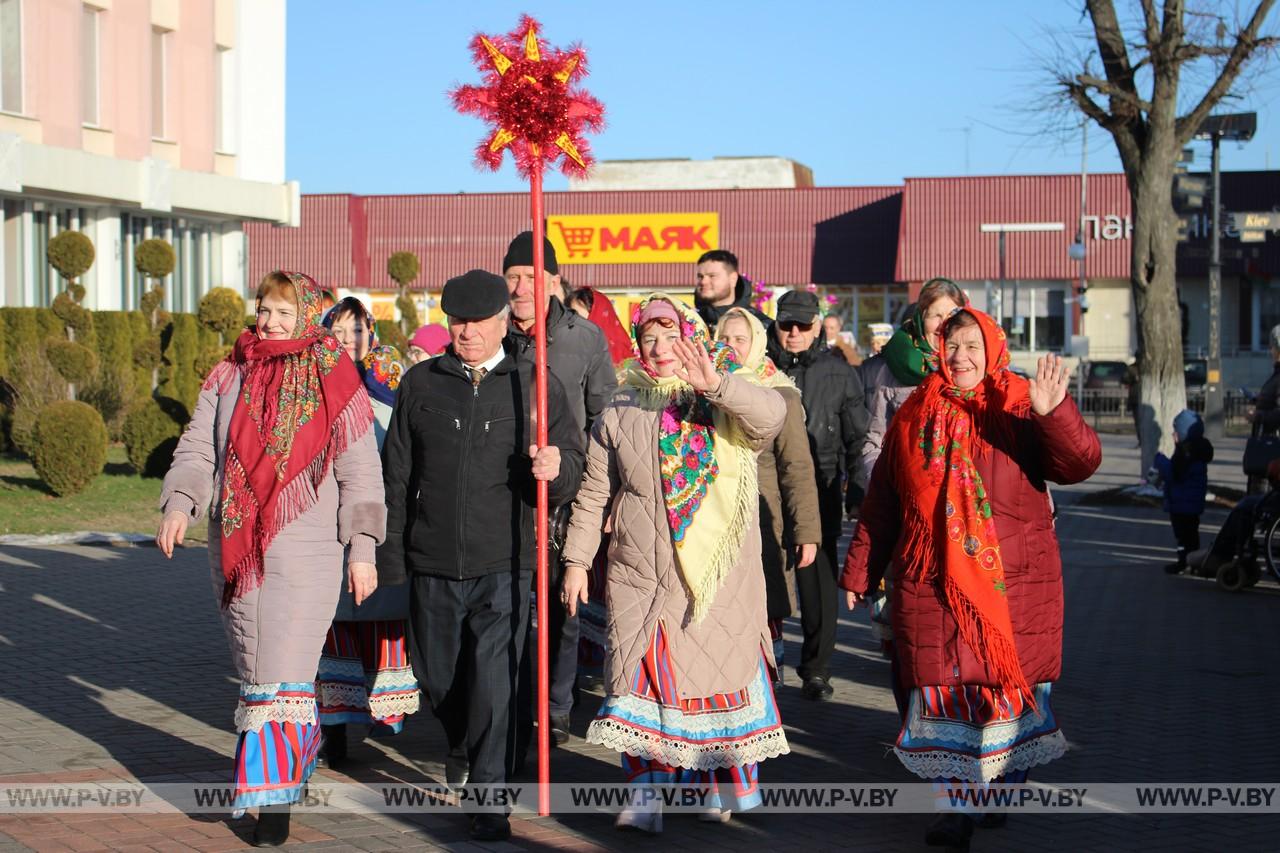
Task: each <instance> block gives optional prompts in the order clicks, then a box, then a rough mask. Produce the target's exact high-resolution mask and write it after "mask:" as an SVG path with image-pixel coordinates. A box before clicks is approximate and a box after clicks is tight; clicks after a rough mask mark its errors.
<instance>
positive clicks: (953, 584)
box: [890, 308, 1032, 701]
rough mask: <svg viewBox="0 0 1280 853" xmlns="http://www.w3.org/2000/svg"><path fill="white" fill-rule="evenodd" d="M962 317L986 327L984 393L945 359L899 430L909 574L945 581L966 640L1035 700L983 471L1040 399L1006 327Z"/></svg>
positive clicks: (942, 586) (895, 430)
mask: <svg viewBox="0 0 1280 853" xmlns="http://www.w3.org/2000/svg"><path fill="white" fill-rule="evenodd" d="M961 311H963V312H967V313H969V314H971V315H973V316H974V317H975V318H976V319H977V321H978V327H979V329H981V331H982V338H983V342H984V344H985V347H986V376H985V377H984V378H983V380H982V382H981V383H979V384H978V385H977V387H975V388H971V389H969V390H961V389H959V388H957V387H956V386H955V384H954V381H953V379H952V376H951V370H950V368H949V366H948V365H947V363H946V356H945V354H944V355H943V358H942V364H941V366H940V369H939V371H938V372H936V373H932V374H930V375H929V376H928V377H927V378H926V379H925V380H924V382H923V383H921V385H920V387H919V388H918V389H917V390H916V392H915V393H914V394H912V395H911V397H910V398H908V400H907V402H906V403H904V404H903V406H902V408H900V409H899V410H898V412H897V414H896V415H894V418H893V423H892V425H891V426H890V440H891V441H893V442H894V443H895V444H896V445H897V447H898V448H899V450H898V451H897V452H896V453H893V454H892V455H891V456H890V458H892V459H893V460H894V462H895V464H896V465H897V466H898V469H897V470H896V471H895V479H896V481H897V484H898V487H899V490H900V493H901V494H902V496H903V511H904V527H905V531H906V534H905V536H906V547H905V548H904V549H903V552H904V559H905V565H903V566H902V570H903V571H904V572H905V573H906V575H907V576H909V577H918V578H920V579H922V580H933V581H934V583H936V584H937V586H938V587H939V590H940V592H941V593H942V595H943V596H944V598H945V601H946V604H947V608H948V609H949V610H950V611H951V613H952V615H953V616H954V617H955V620H956V623H957V625H958V626H959V628H960V636H961V638H962V639H963V640H964V642H965V643H966V644H968V646H969V648H970V649H972V650H973V652H974V653H975V654H976V655H977V656H978V657H979V658H980V659H982V660H983V661H985V662H986V663H987V664H988V666H990V668H991V670H992V671H993V672H994V673H995V675H996V676H997V677H998V678H999V680H1000V684H1001V686H1002V687H1007V688H1013V689H1016V690H1019V691H1021V692H1022V695H1023V697H1024V698H1025V699H1026V700H1027V701H1032V695H1031V687H1030V685H1029V684H1028V683H1027V680H1026V677H1025V676H1024V674H1023V672H1022V665H1021V663H1020V662H1019V660H1018V650H1017V647H1016V646H1015V645H1014V635H1013V625H1012V622H1011V621H1010V619H1009V602H1008V599H1007V598H1006V596H1005V581H1004V563H1003V562H1002V560H1001V557H1000V542H999V539H998V537H997V535H996V524H995V519H994V518H993V517H992V512H991V501H990V496H989V495H988V493H987V490H986V487H985V486H984V485H983V482H982V477H981V476H979V474H978V469H977V468H976V467H975V465H974V459H975V458H976V457H978V456H980V455H982V454H985V453H989V452H991V443H990V438H991V437H992V436H993V435H995V434H997V432H999V433H1000V434H1006V431H1008V430H1010V429H1011V428H1012V426H1013V424H1014V422H1015V421H1016V419H1017V418H1020V417H1025V416H1027V414H1028V413H1029V412H1030V410H1031V400H1030V397H1029V396H1028V384H1027V380H1025V379H1023V378H1022V377H1020V376H1017V375H1015V374H1013V373H1012V372H1010V371H1009V369H1008V367H1009V350H1008V346H1007V344H1006V341H1005V334H1004V330H1003V329H1001V328H1000V326H998V325H997V324H996V322H995V320H993V319H992V318H991V317H989V316H987V315H986V314H984V313H982V312H981V311H977V310H974V309H972V308H963V309H961Z"/></svg>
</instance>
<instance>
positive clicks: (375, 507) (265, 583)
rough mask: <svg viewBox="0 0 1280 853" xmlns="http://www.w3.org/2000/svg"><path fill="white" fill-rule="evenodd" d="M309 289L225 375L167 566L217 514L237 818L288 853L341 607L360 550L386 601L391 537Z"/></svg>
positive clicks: (168, 482) (165, 495) (176, 519)
mask: <svg viewBox="0 0 1280 853" xmlns="http://www.w3.org/2000/svg"><path fill="white" fill-rule="evenodd" d="M321 304H322V293H321V290H320V288H319V287H318V286H317V285H316V283H315V282H314V281H313V280H312V279H311V278H310V277H309V276H306V275H303V274H301V273H293V272H273V273H270V274H268V275H267V277H266V278H264V279H263V280H262V284H261V285H259V287H258V296H257V324H256V326H255V327H254V329H253V330H251V331H247V332H244V333H243V334H242V335H241V336H240V338H239V339H238V340H237V341H236V344H235V347H234V348H233V349H232V351H231V354H230V355H229V356H227V358H226V359H224V360H223V361H221V362H219V363H218V364H217V366H215V367H214V368H213V370H212V371H211V372H210V373H209V378H208V379H207V380H206V382H205V384H204V387H203V388H202V389H201V392H200V397H199V400H198V401H197V403H196V408H195V412H194V413H193V414H192V416H191V422H190V423H189V424H188V425H187V429H186V432H184V433H183V435H182V439H181V440H180V441H179V442H178V447H177V449H176V450H175V451H174V453H173V464H172V465H171V466H170V468H169V473H168V474H166V475H165V478H164V487H163V489H162V490H161V493H160V505H161V507H162V508H163V512H164V519H163V521H161V523H160V530H159V532H158V533H157V534H156V544H158V545H159V546H160V549H161V551H162V552H163V553H164V555H165V556H166V557H170V556H172V555H173V549H174V546H175V545H181V544H182V540H183V538H184V536H185V534H186V531H187V527H188V525H189V524H190V523H191V522H193V521H195V520H196V519H198V518H199V517H200V516H201V515H202V514H203V513H204V511H205V508H206V507H208V508H209V562H210V563H211V564H212V572H213V587H214V593H215V595H216V596H217V598H218V600H219V602H220V604H221V607H222V621H223V626H224V627H225V628H226V632H227V639H228V640H229V641H230V644H231V653H232V659H233V662H234V664H235V667H236V672H237V675H238V676H239V680H240V702H239V705H238V706H237V708H236V712H235V724H236V730H237V732H238V733H239V736H240V737H239V741H238V743H237V745H236V758H235V771H234V779H235V786H236V792H235V802H234V804H233V806H232V808H233V811H234V812H236V813H243V812H244V810H245V809H246V808H249V807H251V806H257V807H259V813H258V824H257V826H256V827H255V829H254V835H253V840H254V843H255V844H256V845H258V846H260V847H263V846H274V845H278V844H283V843H284V841H285V840H286V839H287V838H288V836H289V804H290V803H293V802H295V801H296V800H298V799H299V798H300V797H301V796H302V793H303V790H304V788H305V787H306V783H307V778H308V777H309V776H310V775H311V771H312V770H313V769H314V768H315V764H316V754H317V752H318V751H319V748H320V736H321V733H320V726H319V725H317V706H316V687H315V680H316V666H317V664H318V663H319V661H320V652H321V649H322V647H323V646H324V641H325V635H326V633H327V632H328V630H329V623H330V622H331V621H332V619H333V614H334V609H335V608H336V607H337V604H338V592H339V585H340V584H341V583H342V575H343V572H342V564H343V555H344V546H345V551H346V561H347V569H348V572H347V575H348V581H347V583H348V590H349V591H350V592H351V593H352V594H353V596H354V599H355V603H356V604H359V603H361V602H362V601H364V600H365V599H366V598H367V597H368V596H369V595H370V594H372V593H373V591H374V590H375V589H376V587H377V570H376V569H375V567H374V564H373V561H374V551H375V548H376V546H377V545H378V544H379V543H381V541H382V539H383V536H384V535H385V533H386V519H387V515H386V512H387V510H386V506H385V495H384V492H383V487H382V464H381V462H380V460H379V457H378V446H377V443H376V441H375V438H374V431H373V429H371V426H372V424H373V409H372V408H371V405H370V403H369V394H368V393H367V392H366V391H365V386H364V384H363V383H362V382H361V379H360V375H359V374H358V373H357V372H356V368H355V365H354V364H352V362H351V359H350V358H348V357H347V355H346V354H345V353H344V352H343V349H342V346H341V345H340V344H339V343H338V341H337V340H336V339H335V338H334V337H333V335H331V334H329V330H328V329H326V328H324V326H322V325H321V324H320V314H321Z"/></svg>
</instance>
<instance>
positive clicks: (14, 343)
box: [0, 308, 66, 398]
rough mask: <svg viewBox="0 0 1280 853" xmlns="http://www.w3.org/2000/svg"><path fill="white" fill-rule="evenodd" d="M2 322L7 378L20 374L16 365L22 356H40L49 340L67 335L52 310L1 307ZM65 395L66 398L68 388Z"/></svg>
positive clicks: (0, 318)
mask: <svg viewBox="0 0 1280 853" xmlns="http://www.w3.org/2000/svg"><path fill="white" fill-rule="evenodd" d="M0 323H3V324H4V327H5V331H4V346H5V357H4V364H5V371H6V372H5V373H4V374H3V375H4V376H5V377H6V378H8V377H9V374H10V373H12V372H16V368H14V365H15V364H16V362H17V357H18V355H19V354H20V353H23V352H32V351H34V352H36V353H39V352H40V350H41V348H42V347H43V346H44V342H45V341H46V340H48V339H49V338H51V337H63V336H64V335H65V332H64V331H63V329H64V328H65V326H64V324H63V322H62V321H61V320H59V319H58V318H57V317H55V316H54V314H53V312H52V311H50V310H49V309H48V308H0ZM62 396H63V397H64V398H65V397H66V393H65V389H64V393H63V395H62Z"/></svg>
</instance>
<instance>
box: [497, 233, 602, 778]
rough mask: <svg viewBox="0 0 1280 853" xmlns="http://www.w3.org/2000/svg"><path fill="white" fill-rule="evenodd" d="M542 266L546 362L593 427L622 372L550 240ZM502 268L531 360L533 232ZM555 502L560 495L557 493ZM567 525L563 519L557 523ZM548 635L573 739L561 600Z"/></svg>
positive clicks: (530, 693) (571, 668)
mask: <svg viewBox="0 0 1280 853" xmlns="http://www.w3.org/2000/svg"><path fill="white" fill-rule="evenodd" d="M542 251H543V256H542V267H543V270H544V271H545V273H546V275H545V276H544V280H545V284H546V288H547V296H546V300H547V303H546V305H547V321H546V328H547V370H548V371H549V372H550V373H551V375H552V376H554V377H555V378H556V379H558V380H560V384H561V385H563V386H564V390H565V396H566V397H567V398H568V402H569V411H570V413H571V414H572V416H573V419H574V421H575V422H576V423H577V424H578V427H579V428H580V429H581V430H582V433H583V436H584V437H585V436H587V435H590V433H591V425H592V424H593V423H595V419H596V417H597V416H598V415H599V414H600V412H601V411H603V410H604V407H605V406H606V405H607V404H608V403H609V400H610V399H611V398H612V397H613V392H614V391H615V390H617V387H618V379H617V375H616V374H615V373H614V370H613V360H612V359H611V358H610V357H609V345H608V344H607V343H606V342H605V339H604V332H602V331H600V328H599V327H598V326H596V324H595V323H592V322H591V321H590V320H587V319H585V318H584V317H582V316H580V315H579V314H578V313H577V312H576V311H570V310H568V309H566V308H565V307H564V304H563V303H562V302H561V301H560V299H558V298H557V297H556V296H554V294H555V293H556V292H557V291H558V290H559V285H560V275H559V273H560V266H559V264H558V263H557V262H556V250H555V247H553V246H552V245H551V241H550V240H545V238H544V242H543V248H542ZM502 274H503V276H504V277H505V278H506V280H507V291H508V293H509V294H510V299H511V337H512V340H513V341H514V342H515V346H516V351H517V353H518V354H519V356H520V358H522V359H525V360H527V361H529V362H531V363H532V361H533V358H534V334H535V332H534V324H535V323H536V320H537V315H536V314H535V309H536V303H535V302H534V293H533V274H534V265H533V232H531V231H525V232H523V233H521V234H517V235H516V237H515V239H514V240H512V241H511V244H510V245H509V246H508V247H507V254H506V255H505V256H504V257H503V259H502ZM552 503H553V506H554V504H555V502H554V501H553V502H552ZM568 509H569V508H568V507H567V506H562V507H558V508H557V509H556V510H555V511H554V512H553V518H554V519H559V520H563V521H565V522H567V520H568V517H567V516H568ZM556 526H557V527H558V528H561V529H563V527H564V525H561V524H557V525H556ZM550 562H551V571H552V577H551V583H550V588H551V590H552V591H553V592H554V591H555V590H558V589H559V587H560V580H561V575H562V573H563V567H562V566H561V565H560V561H559V560H558V559H557V558H556V555H555V554H552V555H551V561H550ZM547 621H548V624H547V642H548V646H549V648H550V650H551V654H550V655H549V657H550V658H551V660H550V661H549V664H548V666H549V670H550V677H551V685H550V686H551V701H550V702H549V705H550V716H551V740H552V742H553V743H555V744H562V743H564V742H565V741H567V740H568V739H569V712H570V711H572V710H573V687H574V681H575V680H576V678H577V674H578V617H577V616H576V615H574V616H570V615H569V614H568V612H567V611H566V610H565V608H563V607H558V606H555V604H554V603H553V605H552V607H551V616H550V618H549V619H548V620H547ZM533 663H534V661H533V656H532V655H526V656H525V658H524V665H523V666H522V667H521V670H520V706H519V714H518V718H517V732H518V736H517V741H516V754H515V755H513V756H512V761H513V764H514V765H515V766H516V767H520V766H521V765H522V764H523V761H524V753H525V751H526V749H527V747H528V744H529V741H530V740H531V733H532V726H533V714H532V710H533V700H534V693H535V691H534V690H533V685H532V682H533Z"/></svg>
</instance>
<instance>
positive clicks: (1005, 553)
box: [840, 397, 1102, 689]
mask: <svg viewBox="0 0 1280 853" xmlns="http://www.w3.org/2000/svg"><path fill="white" fill-rule="evenodd" d="M987 438H988V440H992V441H993V442H999V440H998V439H996V438H995V437H994V436H989V437H987ZM902 452H904V450H903V448H901V447H892V448H889V447H886V449H885V452H884V455H882V456H881V458H880V460H879V462H878V464H877V465H876V467H875V471H874V473H873V474H872V477H871V483H870V486H869V488H868V490H867V494H866V498H865V499H864V500H863V502H862V513H861V517H860V518H859V521H858V532H857V534H856V535H855V536H854V539H853V544H852V545H850V547H849V554H848V556H847V557H846V559H845V563H844V572H843V574H842V575H841V578H840V586H841V587H842V588H844V589H846V590H852V591H853V592H858V593H863V594H865V593H867V592H868V591H869V590H874V589H875V588H876V587H877V586H878V585H879V584H880V580H881V578H882V577H883V576H884V575H885V572H886V570H887V569H889V567H890V565H891V564H893V563H896V562H898V557H899V554H900V549H901V548H902V547H903V542H902V541H901V538H900V537H901V533H902V530H901V527H902V523H901V522H902V513H901V511H900V509H899V503H898V494H899V491H900V490H899V487H898V484H897V483H895V482H894V479H895V478H894V471H895V470H896V466H894V465H892V464H887V463H889V462H890V460H889V459H888V458H887V457H888V456H889V454H890V453H902ZM908 452H909V451H908ZM974 461H975V464H976V465H977V468H978V473H979V474H980V475H981V476H982V480H983V482H984V483H985V484H986V487H987V491H988V493H989V494H990V495H991V506H992V511H993V514H994V516H995V521H996V532H997V535H998V536H999V537H1000V552H1001V556H1002V558H1003V562H1004V572H1005V583H1006V585H1007V587H1008V597H1009V616H1010V619H1011V621H1012V622H1013V631H1014V638H1015V641H1016V644H1017V647H1018V659H1019V660H1020V662H1021V663H1022V670H1023V674H1024V675H1025V676H1026V678H1027V681H1028V682H1029V683H1031V684H1035V683H1037V682H1041V681H1056V680H1057V678H1058V675H1059V673H1060V672H1061V670H1062V558H1061V556H1060V555H1059V553H1058V538H1057V536H1056V535H1055V534H1054V531H1053V518H1052V511H1051V509H1050V503H1049V496H1048V493H1047V492H1046V490H1045V483H1046V482H1052V483H1061V484H1068V483H1078V482H1081V481H1082V480H1085V479H1087V478H1088V477H1090V476H1091V475H1092V474H1093V472H1094V471H1095V470H1097V468H1098V465H1099V464H1100V463H1101V462H1102V447H1101V445H1100V444H1099V443H1098V436H1097V434H1096V433H1094V431H1093V430H1092V429H1090V427H1089V426H1088V424H1086V423H1085V422H1084V419H1083V418H1081V417H1080V411H1079V409H1077V408H1076V405H1075V403H1074V402H1073V401H1072V399H1071V398H1070V397H1067V398H1066V399H1065V400H1064V401H1063V402H1062V403H1061V404H1060V405H1059V406H1058V407H1057V408H1056V409H1054V410H1053V411H1052V412H1050V413H1049V414H1048V415H1046V416H1045V417H1040V416H1039V415H1036V414H1034V413H1032V414H1029V415H1027V416H1026V417H1025V418H1021V419H1019V422H1018V423H1017V425H1016V427H1015V429H1014V430H1013V431H1012V438H1011V439H1007V440H1005V441H1003V442H999V443H993V446H992V448H991V451H990V452H989V453H985V454H982V455H979V456H978V457H977V458H976V459H975V460H974ZM892 577H893V581H892V583H893V597H892V600H891V602H890V616H891V619H892V623H893V635H894V647H895V651H896V653H897V655H898V662H899V680H900V682H901V685H902V686H903V687H904V688H908V689H909V688H912V687H922V686H929V685H959V684H983V685H988V686H997V685H998V684H999V681H998V679H996V678H995V677H994V675H993V673H992V672H991V671H990V670H988V668H987V666H986V664H985V663H984V662H983V661H982V660H980V659H979V658H978V657H977V656H976V655H975V654H974V653H973V652H972V651H971V650H970V649H969V647H968V646H967V645H966V644H965V642H964V641H963V640H962V639H961V638H960V636H959V633H958V629H957V626H956V621H955V619H954V618H953V617H952V615H951V613H950V611H948V609H947V607H946V599H945V597H944V596H943V594H942V592H941V590H939V589H937V588H935V584H934V582H933V581H932V580H918V579H917V580H911V579H906V578H901V577H898V576H897V572H894V573H893V574H892Z"/></svg>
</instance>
